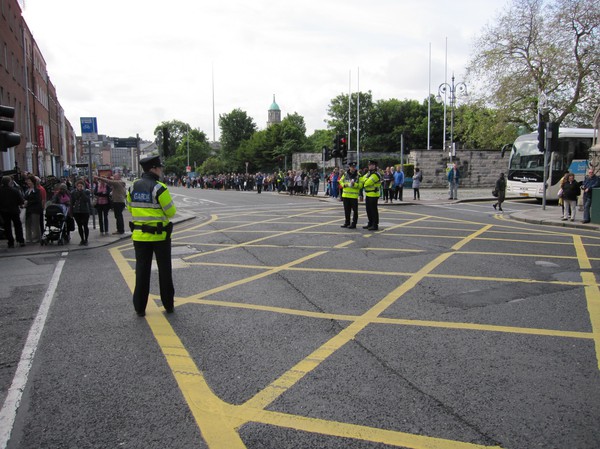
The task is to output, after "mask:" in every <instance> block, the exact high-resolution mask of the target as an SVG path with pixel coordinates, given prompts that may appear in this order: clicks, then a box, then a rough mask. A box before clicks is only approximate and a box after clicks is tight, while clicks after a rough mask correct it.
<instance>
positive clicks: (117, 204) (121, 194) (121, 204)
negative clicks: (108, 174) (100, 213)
mask: <svg viewBox="0 0 600 449" xmlns="http://www.w3.org/2000/svg"><path fill="white" fill-rule="evenodd" d="M96 179H99V180H101V181H104V182H105V183H106V184H108V185H109V186H110V188H111V189H112V192H111V201H110V205H111V207H112V210H113V214H114V216H115V222H116V227H117V230H116V231H115V232H113V234H114V235H118V234H125V221H124V219H123V211H124V210H125V198H126V196H127V190H126V188H125V187H126V185H125V183H124V182H123V181H122V180H121V174H120V173H115V174H114V175H113V179H110V178H103V177H101V176H96ZM107 232H108V231H107Z"/></svg>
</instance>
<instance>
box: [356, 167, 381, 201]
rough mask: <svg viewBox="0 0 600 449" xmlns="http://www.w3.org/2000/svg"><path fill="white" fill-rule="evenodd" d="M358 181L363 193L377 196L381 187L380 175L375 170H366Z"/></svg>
mask: <svg viewBox="0 0 600 449" xmlns="http://www.w3.org/2000/svg"><path fill="white" fill-rule="evenodd" d="M360 183H361V184H362V186H363V189H364V190H365V195H367V196H370V197H377V198H379V188H380V187H381V175H380V174H379V173H378V172H377V171H373V172H367V174H366V175H364V176H363V177H362V178H360Z"/></svg>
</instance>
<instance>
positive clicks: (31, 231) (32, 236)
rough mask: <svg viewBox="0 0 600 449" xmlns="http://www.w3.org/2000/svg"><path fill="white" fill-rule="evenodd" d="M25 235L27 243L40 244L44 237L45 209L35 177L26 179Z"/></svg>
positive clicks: (31, 176)
mask: <svg viewBox="0 0 600 449" xmlns="http://www.w3.org/2000/svg"><path fill="white" fill-rule="evenodd" d="M25 185H26V189H25V194H24V199H25V203H24V204H25V235H26V237H27V243H39V241H40V237H41V235H42V229H41V228H40V221H43V217H44V207H43V206H42V195H41V193H40V190H39V189H38V186H37V181H36V179H35V177H34V176H33V175H29V176H28V177H27V178H26V179H25Z"/></svg>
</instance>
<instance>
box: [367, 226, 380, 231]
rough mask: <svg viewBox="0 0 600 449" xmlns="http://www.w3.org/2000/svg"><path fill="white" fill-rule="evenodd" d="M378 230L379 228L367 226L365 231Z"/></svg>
mask: <svg viewBox="0 0 600 449" xmlns="http://www.w3.org/2000/svg"><path fill="white" fill-rule="evenodd" d="M378 230H379V226H369V227H368V228H367V231H378Z"/></svg>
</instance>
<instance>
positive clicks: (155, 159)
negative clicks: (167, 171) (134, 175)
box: [140, 156, 164, 171]
mask: <svg viewBox="0 0 600 449" xmlns="http://www.w3.org/2000/svg"><path fill="white" fill-rule="evenodd" d="M140 165H141V166H142V168H143V169H144V171H148V170H150V169H151V168H156V167H164V165H163V164H162V163H161V162H160V156H148V157H145V158H144V159H140Z"/></svg>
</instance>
